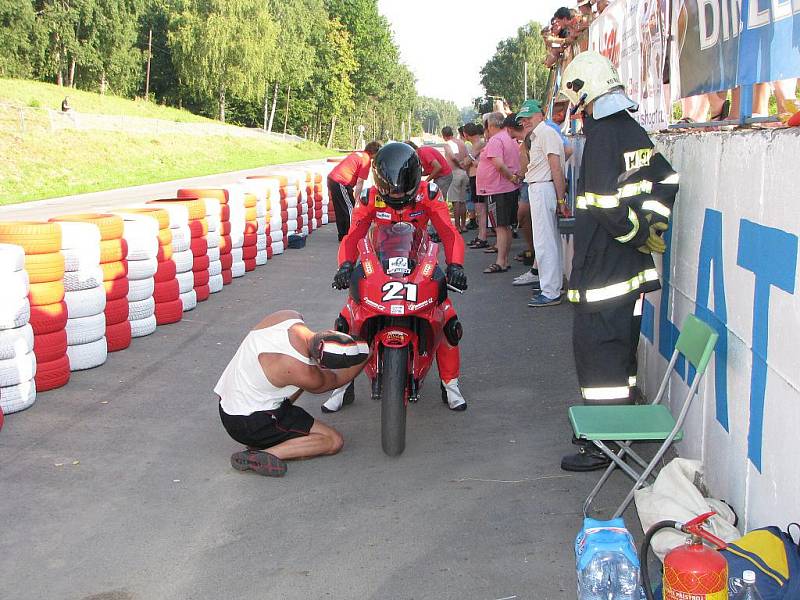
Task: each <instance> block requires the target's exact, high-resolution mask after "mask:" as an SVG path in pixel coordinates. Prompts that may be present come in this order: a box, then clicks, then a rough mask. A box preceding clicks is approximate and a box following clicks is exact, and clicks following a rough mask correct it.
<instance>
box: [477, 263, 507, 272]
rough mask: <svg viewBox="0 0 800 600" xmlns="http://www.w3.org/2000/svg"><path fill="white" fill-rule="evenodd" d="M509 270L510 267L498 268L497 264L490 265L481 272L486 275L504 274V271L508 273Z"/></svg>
mask: <svg viewBox="0 0 800 600" xmlns="http://www.w3.org/2000/svg"><path fill="white" fill-rule="evenodd" d="M510 268H511V267H501V266H500V265H498V264H497V263H492V264H490V265H489V266H488V267H486V268H485V269H484V270H483V272H484V273H487V274H488V273H505V272H506V271H508V270H509V269H510Z"/></svg>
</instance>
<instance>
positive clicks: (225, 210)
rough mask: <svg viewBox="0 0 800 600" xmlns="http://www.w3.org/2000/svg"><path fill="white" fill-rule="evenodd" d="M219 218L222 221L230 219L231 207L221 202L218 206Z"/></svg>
mask: <svg viewBox="0 0 800 600" xmlns="http://www.w3.org/2000/svg"><path fill="white" fill-rule="evenodd" d="M219 220H220V221H222V222H225V221H230V220H231V207H230V206H228V205H227V204H222V205H221V206H220V207H219Z"/></svg>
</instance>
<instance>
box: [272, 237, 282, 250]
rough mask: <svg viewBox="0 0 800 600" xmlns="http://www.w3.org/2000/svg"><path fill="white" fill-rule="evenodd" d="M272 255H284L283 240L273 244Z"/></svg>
mask: <svg viewBox="0 0 800 600" xmlns="http://www.w3.org/2000/svg"><path fill="white" fill-rule="evenodd" d="M272 254H283V240H282V239H281V240H279V241H277V242H272Z"/></svg>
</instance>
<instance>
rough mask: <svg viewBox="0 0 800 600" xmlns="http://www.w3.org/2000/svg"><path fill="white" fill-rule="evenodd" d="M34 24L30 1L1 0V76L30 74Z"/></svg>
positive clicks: (25, 75)
mask: <svg viewBox="0 0 800 600" xmlns="http://www.w3.org/2000/svg"><path fill="white" fill-rule="evenodd" d="M33 26H34V12H33V5H32V4H31V3H30V2H27V1H23V2H19V1H18V0H0V32H1V33H0V77H27V76H28V75H30V73H31V67H32V65H31V49H32V46H31V38H32V37H33Z"/></svg>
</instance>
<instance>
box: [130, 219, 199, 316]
mask: <svg viewBox="0 0 800 600" xmlns="http://www.w3.org/2000/svg"><path fill="white" fill-rule="evenodd" d="M117 212H118V213H120V214H125V213H128V214H133V215H140V216H142V217H145V218H148V219H150V220H152V221H153V222H155V223H156V225H157V227H158V233H157V236H158V250H157V253H156V272H155V273H154V274H153V302H154V305H155V308H154V310H153V315H154V316H155V320H156V326H158V325H167V324H169V323H177V322H178V321H180V320H181V318H182V317H183V303H182V302H181V299H180V289H179V286H178V280H177V279H176V278H175V263H174V262H173V261H172V256H173V246H172V229H170V214H169V212H168V211H167V210H165V209H163V208H155V207H147V208H122V209H118V210H117ZM186 238H187V239H188V238H189V232H188V228H187V231H186ZM128 317H130V314H128ZM126 322H127V323H128V324H129V326H130V321H128V320H127V319H126Z"/></svg>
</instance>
